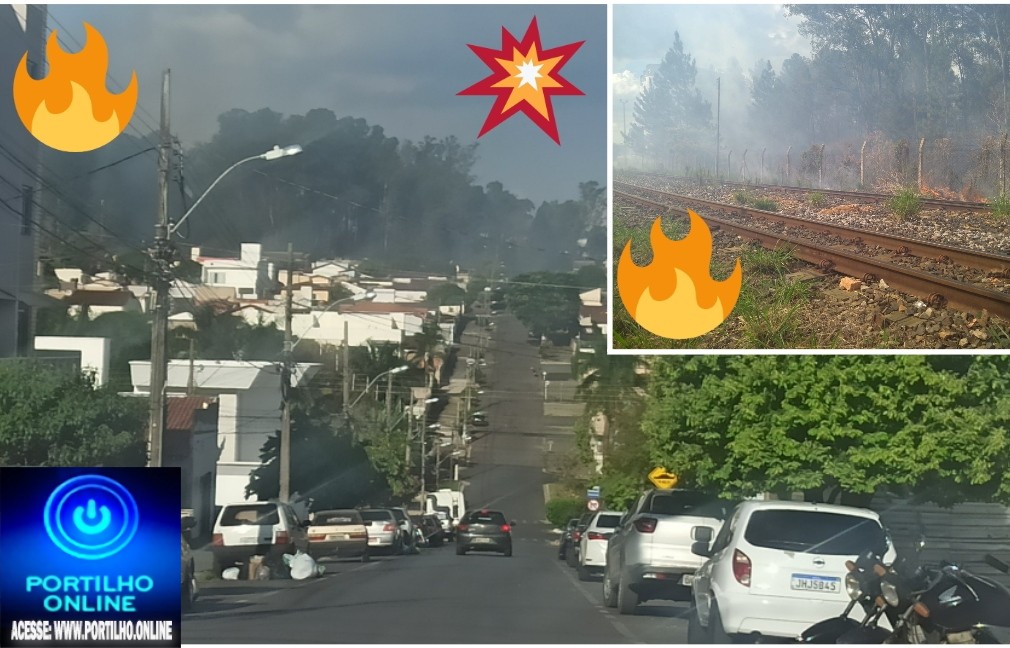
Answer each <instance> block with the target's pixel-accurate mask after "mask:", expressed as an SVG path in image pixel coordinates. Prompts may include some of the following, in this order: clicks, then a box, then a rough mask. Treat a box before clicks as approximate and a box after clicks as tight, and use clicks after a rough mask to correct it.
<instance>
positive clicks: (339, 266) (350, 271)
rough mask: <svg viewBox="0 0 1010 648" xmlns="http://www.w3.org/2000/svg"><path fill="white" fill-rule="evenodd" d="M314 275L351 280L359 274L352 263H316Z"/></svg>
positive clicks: (332, 261) (313, 266)
mask: <svg viewBox="0 0 1010 648" xmlns="http://www.w3.org/2000/svg"><path fill="white" fill-rule="evenodd" d="M312 274H313V275H314V276H316V277H326V278H327V279H351V278H353V277H354V276H355V275H356V274H357V273H356V272H355V270H354V266H353V263H352V262H351V261H340V260H330V261H316V262H315V263H313V264H312Z"/></svg>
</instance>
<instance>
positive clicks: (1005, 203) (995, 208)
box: [989, 194, 1010, 218]
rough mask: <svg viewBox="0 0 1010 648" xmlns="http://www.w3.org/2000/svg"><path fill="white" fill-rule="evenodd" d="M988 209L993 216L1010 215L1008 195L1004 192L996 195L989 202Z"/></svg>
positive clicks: (1009, 198)
mask: <svg viewBox="0 0 1010 648" xmlns="http://www.w3.org/2000/svg"><path fill="white" fill-rule="evenodd" d="M989 210H990V211H991V212H992V215H993V216H999V217H1000V218H1006V217H1007V216H1010V196H1007V195H1006V194H1000V195H998V196H996V197H995V198H993V199H992V202H990V203H989Z"/></svg>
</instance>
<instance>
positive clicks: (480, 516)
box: [466, 511, 506, 524]
mask: <svg viewBox="0 0 1010 648" xmlns="http://www.w3.org/2000/svg"><path fill="white" fill-rule="evenodd" d="M466 521H467V522H469V523H470V524H505V523H506V522H505V514H504V513H500V512H498V511H478V512H476V513H468V514H467V516H466Z"/></svg>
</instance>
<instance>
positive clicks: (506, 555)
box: [502, 545, 512, 558]
mask: <svg viewBox="0 0 1010 648" xmlns="http://www.w3.org/2000/svg"><path fill="white" fill-rule="evenodd" d="M502 555H503V556H505V557H506V558H511V557H512V546H511V545H509V548H508V549H506V550H505V551H503V552H502Z"/></svg>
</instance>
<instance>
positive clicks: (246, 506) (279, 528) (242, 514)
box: [211, 502, 309, 576]
mask: <svg viewBox="0 0 1010 648" xmlns="http://www.w3.org/2000/svg"><path fill="white" fill-rule="evenodd" d="M306 526H308V523H306V522H302V521H301V520H299V519H298V515H297V514H296V513H295V511H294V509H292V508H291V505H289V504H285V503H282V502H238V503H235V504H225V505H224V506H223V507H222V508H221V513H219V514H218V516H217V522H216V523H215V524H214V535H213V539H212V541H211V551H213V553H214V570H215V572H216V574H217V575H218V576H220V575H221V572H222V571H223V570H224V569H226V568H228V567H231V566H232V565H235V564H236V563H246V562H247V561H248V560H249V558H251V557H252V556H257V555H259V556H265V557H266V560H267V561H268V562H269V563H272V564H273V566H274V567H275V568H280V567H281V566H282V561H281V557H282V556H283V555H284V554H293V553H295V552H296V551H298V550H301V551H304V552H308V550H309V536H308V532H307V531H306Z"/></svg>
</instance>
